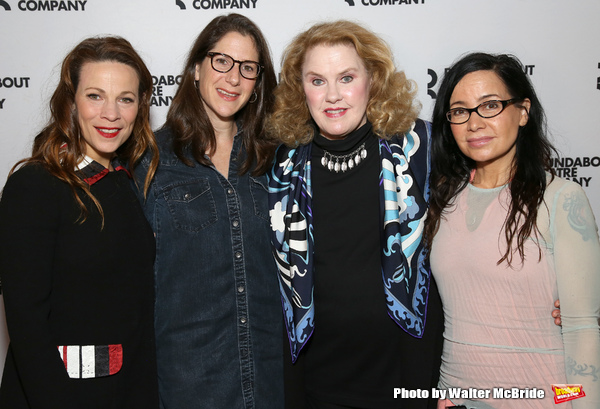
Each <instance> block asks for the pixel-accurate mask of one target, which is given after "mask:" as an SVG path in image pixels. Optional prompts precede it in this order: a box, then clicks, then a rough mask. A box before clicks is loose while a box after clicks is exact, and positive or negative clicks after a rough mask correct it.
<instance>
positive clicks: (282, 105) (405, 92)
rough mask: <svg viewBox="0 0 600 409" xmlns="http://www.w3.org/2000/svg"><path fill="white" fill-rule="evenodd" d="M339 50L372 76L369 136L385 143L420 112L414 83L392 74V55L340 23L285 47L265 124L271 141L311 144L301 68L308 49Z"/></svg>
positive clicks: (358, 29) (368, 35) (371, 36)
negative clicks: (345, 49)
mask: <svg viewBox="0 0 600 409" xmlns="http://www.w3.org/2000/svg"><path fill="white" fill-rule="evenodd" d="M339 44H347V45H351V46H353V47H354V48H355V49H356V52H357V53H358V56H359V57H360V58H361V60H362V61H363V63H364V65H365V68H366V69H367V72H368V73H369V75H370V76H371V92H370V95H369V103H368V105H367V119H368V120H369V121H370V122H371V123H372V124H373V132H374V133H375V134H376V135H377V136H379V137H380V138H389V137H391V136H392V135H395V134H398V133H404V132H406V131H408V130H409V129H410V126H411V124H412V123H413V122H414V121H415V119H416V118H417V114H418V112H419V109H420V105H419V104H418V103H415V100H414V98H415V94H416V85H415V83H414V82H413V81H411V80H408V79H407V78H406V75H405V74H404V72H402V71H398V70H396V66H395V65H394V61H393V56H392V52H391V51H390V48H389V47H388V45H387V44H386V43H385V42H384V41H383V40H382V39H381V38H380V37H379V36H377V35H376V34H375V33H373V32H372V31H370V30H368V29H366V28H364V27H362V26H361V25H359V24H356V23H354V22H351V21H346V20H339V21H334V22H328V23H320V24H316V25H314V26H312V27H311V28H309V29H308V30H306V31H304V32H302V33H300V34H298V35H297V36H296V37H295V38H294V39H293V40H292V42H291V43H290V44H289V45H288V46H287V47H286V49H285V51H284V53H283V57H282V70H281V77H280V82H279V85H278V86H277V89H276V90H275V110H274V112H273V114H272V115H271V116H270V117H269V120H268V132H269V134H270V135H272V136H273V137H275V138H277V139H278V140H280V141H281V142H283V143H285V144H286V145H288V146H291V147H294V146H297V145H302V144H307V143H309V142H310V141H311V140H312V138H313V137H314V125H313V123H312V119H311V116H310V112H309V110H308V106H307V105H306V96H305V94H304V89H303V86H302V66H303V64H304V60H305V58H306V53H307V52H308V50H310V49H311V48H313V47H315V46H318V45H328V46H329V45H331V46H334V45H339Z"/></svg>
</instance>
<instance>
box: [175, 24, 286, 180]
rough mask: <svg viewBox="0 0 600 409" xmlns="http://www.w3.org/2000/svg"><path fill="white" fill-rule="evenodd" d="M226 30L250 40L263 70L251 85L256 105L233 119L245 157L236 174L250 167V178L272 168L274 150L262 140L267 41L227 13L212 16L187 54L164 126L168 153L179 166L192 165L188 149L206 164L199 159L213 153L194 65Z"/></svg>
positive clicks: (268, 96)
mask: <svg viewBox="0 0 600 409" xmlns="http://www.w3.org/2000/svg"><path fill="white" fill-rule="evenodd" d="M231 32H237V33H239V34H241V35H243V36H250V37H251V38H252V40H253V42H254V46H255V47H256V50H257V52H258V59H259V61H258V62H259V63H260V65H261V66H262V68H261V73H260V75H259V77H258V78H257V79H256V84H255V86H254V91H255V92H256V95H257V98H256V101H255V102H253V103H247V104H246V105H245V106H244V108H242V109H241V110H240V111H239V112H238V113H237V114H236V119H240V120H241V121H242V139H243V144H244V147H245V148H246V153H247V156H246V160H245V161H244V163H243V164H242V166H240V172H239V173H240V174H244V173H246V172H248V171H250V169H253V170H252V174H261V173H264V172H266V170H267V169H268V168H269V166H270V165H271V161H272V159H273V155H274V152H275V148H276V147H277V143H276V142H275V141H273V140H271V139H269V138H267V137H266V134H265V129H264V127H265V118H266V116H267V114H268V113H269V112H271V110H272V108H273V100H274V97H273V90H274V88H275V86H276V84H277V79H276V77H275V71H274V70H273V62H272V60H271V52H270V50H269V46H268V44H267V41H266V40H265V38H264V36H263V34H262V32H261V31H260V29H259V28H258V26H257V25H256V24H254V23H253V22H252V21H251V20H250V19H248V18H247V17H245V16H242V15H240V14H235V13H232V14H228V15H225V16H219V17H216V18H214V19H213V20H212V21H211V22H210V23H208V25H207V26H206V27H205V28H204V30H202V32H201V33H200V34H199V35H198V38H196V41H195V42H194V44H193V45H192V48H191V50H190V52H189V54H188V57H187V61H186V63H185V67H184V68H183V73H182V74H181V77H182V81H181V84H180V85H179V88H178V89H177V92H176V93H175V96H174V97H173V101H172V102H171V108H169V112H168V113H167V120H166V122H165V125H164V126H165V127H168V128H171V130H172V131H173V133H174V135H175V137H174V139H173V152H174V153H175V154H176V155H177V157H178V158H179V159H180V160H181V161H182V162H183V163H185V164H186V165H188V166H193V165H194V164H193V162H192V161H190V159H189V158H188V156H186V151H187V150H189V151H190V153H191V155H192V156H193V158H194V159H195V160H196V162H198V163H200V164H203V165H207V166H208V165H210V164H211V162H210V160H209V159H207V158H205V156H204V155H205V153H206V152H214V151H215V149H216V148H217V141H216V137H215V132H214V129H213V126H212V123H211V122H210V119H209V117H208V114H207V113H206V109H205V108H204V104H203V103H202V97H201V95H200V91H199V90H198V87H196V85H195V83H194V81H195V72H196V65H197V64H200V63H202V61H203V60H204V59H205V58H207V53H208V52H209V51H211V50H212V49H213V47H214V46H215V44H216V43H217V42H218V41H219V40H221V38H223V37H224V36H225V35H226V34H228V33H231Z"/></svg>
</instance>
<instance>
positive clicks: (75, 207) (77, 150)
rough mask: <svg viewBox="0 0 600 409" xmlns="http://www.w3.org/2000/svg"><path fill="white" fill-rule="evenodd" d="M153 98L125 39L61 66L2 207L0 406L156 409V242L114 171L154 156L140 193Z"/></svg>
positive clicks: (95, 41)
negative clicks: (4, 330)
mask: <svg viewBox="0 0 600 409" xmlns="http://www.w3.org/2000/svg"><path fill="white" fill-rule="evenodd" d="M151 96H152V77H151V75H150V72H149V71H148V69H147V68H146V66H145V64H144V62H143V61H142V59H141V58H140V57H139V55H138V54H137V53H136V51H135V50H134V49H133V48H132V46H131V44H130V43H129V42H128V41H126V40H124V39H122V38H118V37H98V38H89V39H86V40H84V41H82V42H81V43H80V44H78V45H77V46H76V47H75V48H74V49H73V50H72V51H71V52H70V53H69V54H68V55H67V57H66V58H65V60H64V61H63V64H62V70H61V77H60V81H59V84H58V87H57V89H56V90H55V91H54V94H53V96H52V99H51V101H50V110H51V120H50V123H49V124H48V125H47V126H46V127H45V128H44V129H43V130H42V132H41V133H40V134H39V135H37V136H36V138H35V142H34V146H33V152H32V156H31V157H30V158H28V159H24V160H22V161H20V162H19V163H17V165H15V167H14V168H13V170H12V171H11V174H10V176H9V178H8V181H7V183H6V186H5V187H4V190H3V194H2V200H1V201H0V275H1V278H2V290H3V295H4V303H5V307H6V320H7V324H8V332H9V335H10V345H9V349H8V354H7V357H6V363H5V367H4V373H3V378H2V385H1V387H0V407H2V408H11V409H50V408H53V409H68V408H72V409H81V408H86V409H87V408H98V409H100V408H102V409H108V408H112V409H132V408H139V409H148V408H158V385H157V374H156V358H155V348H154V332H153V306H154V280H153V274H152V265H153V262H154V251H155V250H154V249H155V243H154V237H153V234H152V230H151V229H150V226H149V225H148V223H147V221H146V219H145V217H144V214H143V212H142V209H141V207H140V205H139V201H138V200H137V197H136V195H135V193H134V191H133V189H131V182H130V175H129V173H128V171H127V170H126V169H125V168H124V167H123V166H122V165H121V163H136V162H137V161H139V160H140V159H141V157H142V155H143V154H144V152H146V151H150V152H152V154H150V155H149V156H151V157H152V161H151V162H152V165H151V166H150V168H151V171H150V172H148V176H147V178H146V180H145V181H143V182H142V184H143V186H144V189H146V190H147V188H148V185H149V183H150V180H151V178H152V174H153V171H154V169H155V168H156V166H157V164H158V157H157V156H156V155H155V153H156V152H157V148H156V144H155V142H154V139H153V135H152V131H151V129H150V125H149V123H148V116H149V108H150V98H151ZM17 168H18V169H17ZM15 169H16V170H15Z"/></svg>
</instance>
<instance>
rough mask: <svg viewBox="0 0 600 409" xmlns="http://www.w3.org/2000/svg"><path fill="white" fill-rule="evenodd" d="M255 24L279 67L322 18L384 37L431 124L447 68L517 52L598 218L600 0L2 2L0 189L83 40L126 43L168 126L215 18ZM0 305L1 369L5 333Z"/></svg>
mask: <svg viewBox="0 0 600 409" xmlns="http://www.w3.org/2000/svg"><path fill="white" fill-rule="evenodd" d="M231 12H236V13H241V14H244V15H246V16H248V17H249V18H251V19H252V20H254V21H255V22H256V23H257V24H258V25H259V27H261V29H262V30H263V32H264V34H265V36H266V38H267V40H268V41H269V43H270V45H271V49H272V52H273V57H274V60H275V66H276V67H279V62H280V57H281V53H282V50H283V48H284V46H285V45H286V44H287V43H288V41H289V40H290V39H291V38H292V37H293V36H294V35H295V34H296V33H298V32H300V31H301V30H303V29H305V28H307V27H308V26H310V25H311V24H313V23H315V22H319V21H324V20H334V19H341V18H343V19H350V20H355V21H358V22H361V23H363V24H364V25H366V26H367V27H369V28H371V29H372V30H373V31H375V32H377V33H378V34H380V35H381V36H382V37H383V38H384V39H385V40H386V41H387V42H388V43H389V44H390V46H391V47H392V49H393V51H394V54H395V60H396V64H397V66H398V67H399V68H401V69H402V70H404V71H405V72H406V73H407V75H408V77H409V78H412V79H414V80H415V81H416V82H417V84H418V87H419V99H420V101H421V103H422V105H423V109H422V112H421V117H422V118H424V119H429V118H430V114H431V109H432V106H433V102H434V98H435V92H436V90H437V87H438V85H439V81H440V79H441V77H442V75H443V73H444V69H445V68H446V67H447V66H449V65H450V64H451V63H452V61H454V60H455V59H456V58H457V57H458V56H459V55H461V54H463V53H465V52H469V51H476V50H478V51H487V52H494V53H498V52H502V53H512V54H515V55H516V56H518V57H519V58H520V59H521V61H522V62H523V63H524V64H525V67H526V71H527V73H528V74H529V75H530V76H531V78H532V80H533V83H534V85H535V86H536V88H537V90H538V92H539V96H540V98H541V100H542V103H543V104H544V106H545V108H546V111H547V114H548V119H549V127H550V131H551V133H552V136H553V140H554V142H555V144H556V146H557V147H558V148H559V150H560V152H561V156H560V157H559V158H556V163H555V165H556V169H557V171H558V173H559V175H560V176H563V177H566V178H569V179H572V180H574V181H576V182H577V183H580V184H581V185H582V186H583V187H584V188H585V190H586V192H587V194H588V196H589V198H590V200H591V202H592V205H593V207H594V211H595V214H596V216H597V217H599V216H600V189H599V185H600V142H599V141H598V140H599V138H600V24H598V16H600V1H598V0H579V1H565V0H487V1H481V0H127V1H123V0H77V1H63V0H52V1H49V0H0V147H1V148H0V187H1V186H4V183H5V180H6V176H7V174H8V171H9V170H10V168H11V167H12V165H13V164H14V163H15V162H16V161H17V160H18V159H20V158H22V157H25V156H27V155H28V153H29V151H30V147H31V143H32V141H33V137H34V136H35V134H36V132H38V131H39V130H40V129H41V128H42V126H43V125H44V124H45V122H46V121H47V119H48V117H47V111H48V108H47V106H48V101H49V98H50V95H51V93H52V91H53V90H54V88H55V86H56V83H57V80H58V76H59V72H60V63H61V61H62V59H63V57H64V56H65V54H66V53H67V52H68V51H69V50H70V49H71V48H72V47H73V46H74V45H75V44H77V43H78V42H79V41H81V40H82V39H83V38H85V37H88V36H92V35H98V34H116V35H120V36H123V37H125V38H127V39H128V40H129V41H131V43H132V44H133V45H134V47H136V49H137V50H138V51H139V52H140V54H141V55H142V57H143V58H144V59H145V61H146V63H147V64H148V66H149V68H150V71H151V72H152V74H153V77H154V81H155V86H156V87H155V90H154V98H153V107H152V126H153V128H157V127H158V126H160V125H161V124H162V122H163V120H164V118H165V116H166V112H167V110H168V107H169V104H170V102H171V99H172V96H173V95H174V93H175V90H176V88H177V83H178V74H179V72H180V70H181V67H182V64H183V61H184V59H185V55H186V53H187V51H188V49H189V47H190V46H191V43H192V41H193V39H194V38H195V37H196V36H197V35H198V33H199V32H200V31H201V30H202V28H203V27H204V26H205V25H206V24H207V23H208V22H209V21H210V20H211V19H212V18H214V17H215V16H217V15H219V14H225V13H231ZM1 305H2V303H1V302H0V371H1V368H2V367H3V360H4V356H5V350H6V346H7V344H8V336H7V334H6V330H5V322H4V313H3V310H2V307H1Z"/></svg>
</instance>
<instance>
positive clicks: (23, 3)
mask: <svg viewBox="0 0 600 409" xmlns="http://www.w3.org/2000/svg"><path fill="white" fill-rule="evenodd" d="M87 2H88V0H83V1H57V0H37V1H35V0H20V1H19V2H17V8H18V9H19V10H21V11H85V5H86V4H87ZM13 4H14V3H13ZM0 7H3V8H4V10H6V11H10V10H11V7H10V5H9V4H8V2H7V1H4V0H0Z"/></svg>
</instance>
